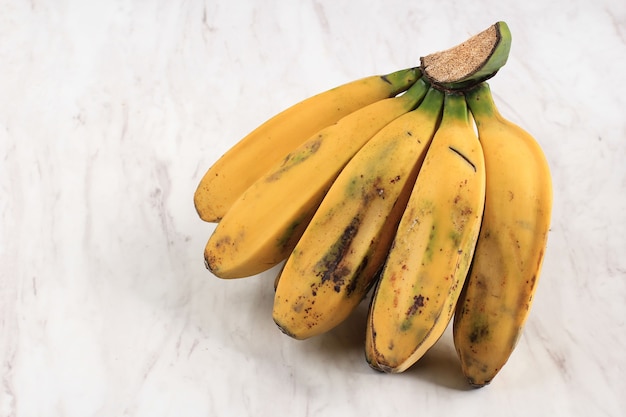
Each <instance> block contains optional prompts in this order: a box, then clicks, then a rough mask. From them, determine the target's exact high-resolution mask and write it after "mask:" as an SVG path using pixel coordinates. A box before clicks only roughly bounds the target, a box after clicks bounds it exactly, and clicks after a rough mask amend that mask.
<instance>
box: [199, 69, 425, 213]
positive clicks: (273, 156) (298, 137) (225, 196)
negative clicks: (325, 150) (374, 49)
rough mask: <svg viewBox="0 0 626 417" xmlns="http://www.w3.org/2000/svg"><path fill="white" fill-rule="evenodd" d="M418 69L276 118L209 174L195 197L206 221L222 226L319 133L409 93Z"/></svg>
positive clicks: (352, 87)
mask: <svg viewBox="0 0 626 417" xmlns="http://www.w3.org/2000/svg"><path fill="white" fill-rule="evenodd" d="M420 75H421V72H420V71H419V69H417V68H410V69H404V70H401V71H396V72H394V73H391V74H387V75H382V76H378V75H376V76H370V77H366V78H362V79H359V80H356V81H352V82H350V83H347V84H344V85H341V86H338V87H335V88H333V89H331V90H328V91H326V92H323V93H320V94H318V95H315V96H313V97H310V98H308V99H306V100H304V101H302V102H300V103H298V104H295V105H294V106H292V107H290V108H288V109H286V110H284V111H283V112H281V113H279V114H277V115H276V116H274V117H272V118H271V119H269V120H268V121H266V122H265V123H263V124H262V125H261V126H259V127H258V128H256V129H255V130H253V131H252V132H251V133H250V134H248V135H247V136H246V137H244V138H243V139H242V140H241V141H240V142H238V143H237V144H236V145H235V146H233V147H232V148H231V149H230V150H228V151H227V152H226V153H225V154H224V155H223V156H222V157H221V158H220V159H218V160H217V161H216V162H215V164H214V165H212V166H211V167H210V168H209V170H208V171H207V172H206V173H205V175H204V176H203V178H202V179H201V181H200V183H199V185H198V187H197V189H196V192H195V194H194V205H195V208H196V211H197V213H198V215H199V216H200V218H201V219H202V220H205V221H208V222H218V221H220V219H221V218H222V217H223V216H224V215H225V214H226V212H227V211H228V209H229V208H230V206H231V205H232V204H233V202H234V201H235V200H236V199H237V198H238V197H239V196H240V195H241V193H243V191H244V190H245V189H247V188H248V187H249V186H250V185H251V184H252V183H253V182H254V181H256V180H257V179H258V178H259V177H260V176H262V175H263V174H265V172H266V171H268V170H269V169H270V168H271V167H273V166H274V165H275V164H276V163H278V162H279V161H280V160H281V159H283V158H284V157H285V155H287V154H288V153H289V152H291V151H292V150H293V149H295V148H296V147H297V146H299V145H300V144H301V143H302V142H304V141H306V140H307V139H308V138H309V137H311V136H312V135H313V134H315V133H316V132H318V131H319V130H321V129H323V128H325V127H327V126H330V125H332V124H334V123H336V122H337V121H338V120H340V119H341V118H342V117H344V116H346V115H348V114H350V113H352V112H354V111H355V110H358V109H360V108H363V107H365V106H366V105H368V104H372V103H374V102H376V101H379V100H382V99H385V98H389V97H394V96H396V95H397V94H398V93H400V92H403V91H405V90H407V89H408V88H409V87H410V86H411V85H412V84H413V83H414V82H415V81H416V80H417V79H418V78H419V76H420Z"/></svg>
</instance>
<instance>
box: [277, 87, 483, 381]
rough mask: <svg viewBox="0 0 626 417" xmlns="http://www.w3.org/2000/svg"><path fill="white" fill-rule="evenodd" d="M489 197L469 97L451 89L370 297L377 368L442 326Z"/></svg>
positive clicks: (417, 348) (399, 361)
mask: <svg viewBox="0 0 626 417" xmlns="http://www.w3.org/2000/svg"><path fill="white" fill-rule="evenodd" d="M484 202H485V166H484V159H483V152H482V148H481V146H480V143H479V142H478V138H477V137H476V133H475V132H474V128H473V125H472V124H470V118H469V114H468V111H467V106H466V103H465V98H464V96H463V95H462V94H460V93H454V92H449V93H446V95H445V101H444V110H443V118H442V120H441V124H440V126H439V128H438V129H437V132H436V133H435V136H434V138H433V140H432V143H431V145H430V148H429V149H428V153H427V154H426V157H425V160H424V163H423V166H422V168H421V170H420V171H419V174H418V176H417V180H416V182H415V184H414V187H413V191H412V193H411V196H410V198H409V201H408V204H407V206H406V209H405V211H404V213H403V215H402V219H401V220H400V223H399V225H398V228H397V232H396V235H395V237H394V240H393V245H392V247H391V249H390V251H389V254H388V257H387V259H386V261H385V264H384V267H383V269H382V272H381V275H380V278H379V280H378V283H377V285H376V287H375V291H374V294H373V296H372V300H371V304H370V310H369V314H368V319H367V326H366V343H365V345H366V346H365V353H366V359H367V361H368V363H369V364H370V365H371V366H372V367H373V368H375V369H378V370H381V371H385V372H391V373H397V372H403V371H404V370H406V369H407V368H408V367H410V366H411V365H413V364H414V363H415V362H416V361H417V360H419V359H420V358H421V357H422V356H423V355H424V354H425V353H426V351H427V350H428V349H429V348H430V347H431V346H432V345H433V344H434V343H435V342H436V341H437V340H438V339H439V338H440V337H441V335H442V334H443V333H444V331H445V329H446V327H447V326H448V324H449V322H450V320H451V319H452V316H453V313H454V307H455V305H456V302H457V299H458V297H459V294H460V292H461V288H462V287H463V283H464V281H465V279H466V277H467V273H468V270H469V267H470V263H471V260H472V256H473V254H474V248H475V245H476V240H477V238H478V232H479V229H480V223H481V218H482V214H483V209H484ZM279 287H280V283H279Z"/></svg>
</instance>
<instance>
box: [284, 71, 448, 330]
mask: <svg viewBox="0 0 626 417" xmlns="http://www.w3.org/2000/svg"><path fill="white" fill-rule="evenodd" d="M417 85H422V86H424V88H426V86H427V85H428V84H427V83H426V82H425V81H423V80H419V81H418V82H417V83H416V86H417ZM412 88H415V87H412ZM442 103H443V93H441V92H440V91H438V90H435V89H432V88H431V89H430V90H429V91H428V93H427V95H426V97H425V98H424V100H423V101H422V103H421V104H420V105H419V107H418V108H417V109H416V110H413V111H411V112H409V113H407V114H405V115H403V116H401V117H399V118H398V119H396V120H394V121H393V122H392V123H390V124H389V125H387V126H386V127H385V128H384V129H382V130H381V131H380V132H379V133H378V134H377V135H376V136H374V137H373V138H372V139H371V140H370V141H369V142H368V143H367V144H366V145H365V146H363V148H361V150H360V151H359V152H358V153H357V154H356V155H355V156H354V157H353V158H352V160H351V161H350V162H349V163H348V164H347V165H346V166H345V168H344V169H343V170H342V171H341V173H340V174H339V176H338V177H337V179H336V181H335V182H334V183H333V185H332V186H331V188H330V189H329V190H328V193H327V194H326V196H325V197H324V199H323V200H322V203H321V205H320V206H319V208H318V210H317V211H316V213H315V215H314V217H313V219H312V220H311V223H310V224H309V226H308V227H307V228H306V230H305V232H304V234H303V235H302V237H301V239H300V240H299V242H298V243H297V245H296V247H295V248H294V250H293V252H292V253H291V255H290V256H289V258H288V259H287V261H286V263H285V265H284V267H283V270H282V272H281V273H280V276H279V278H278V280H277V287H276V294H275V299H274V308H273V318H274V321H275V322H276V324H277V325H278V327H279V328H280V329H281V330H282V331H283V332H284V333H286V334H288V335H289V336H291V337H293V338H296V339H305V338H309V337H312V336H315V335H318V334H321V333H324V332H326V331H328V330H330V329H332V328H333V327H335V326H336V325H338V324H339V323H341V322H342V321H343V320H344V319H345V318H347V317H348V315H349V314H350V313H351V312H352V311H353V310H354V309H355V308H356V306H357V305H358V304H359V303H360V302H361V300H362V299H363V298H364V296H365V295H366V293H367V291H368V290H369V289H370V288H371V284H372V283H373V281H374V278H375V276H376V273H377V271H378V270H379V269H380V266H381V265H382V262H383V261H384V259H385V256H386V254H387V251H388V249H389V245H390V243H391V240H392V239H393V235H394V231H395V228H396V225H397V223H398V221H399V219H400V217H401V215H402V212H403V210H404V206H405V204H406V201H407V199H408V196H409V194H410V190H411V188H412V186H413V183H414V181H415V178H416V176H417V172H418V170H419V167H420V166H421V162H422V160H423V158H424V155H425V154H426V149H427V148H428V145H429V143H430V141H431V139H432V136H433V134H434V132H435V129H436V126H437V124H438V122H439V117H440V114H441V108H442Z"/></svg>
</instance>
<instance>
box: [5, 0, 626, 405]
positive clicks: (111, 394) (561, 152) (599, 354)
mask: <svg viewBox="0 0 626 417" xmlns="http://www.w3.org/2000/svg"><path fill="white" fill-rule="evenodd" d="M0 3H1V7H0V10H2V13H0V216H1V220H0V416H1V417H9V416H19V417H31V416H32V417H35V416H42V417H52V416H55V417H57V416H58V417H61V416H68V417H70V416H77V417H78V416H80V417H85V416H102V417H112V416H151V417H158V416H255V417H264V416H356V415H358V416H370V415H371V416H409V415H429V416H431V415H445V416H461V415H463V416H481V417H486V416H503V415H506V416H509V417H514V416H543V415H551V416H559V417H560V416H563V417H566V416H567V417H570V416H590V415H593V416H598V417H600V416H624V415H626V400H625V399H624V398H625V397H624V396H623V395H624V393H625V392H626V382H625V380H626V379H625V377H626V355H625V354H624V351H625V350H626V259H625V257H624V255H626V197H625V195H624V194H625V193H626V121H625V119H624V114H625V113H624V112H625V109H626V98H625V97H626V89H625V87H624V74H625V73H626V5H625V3H624V2H623V0H594V1H583V0H573V1H572V0H558V1H554V2H545V3H544V1H543V0H540V1H538V0H527V1H521V2H502V1H499V0H484V1H473V2H461V1H445V0H444V1H441V0H437V1H435V0H424V1H419V2H406V1H400V0H385V1H375V0H368V1H363V2H361V3H360V5H357V3H356V2H347V1H340V0H332V1H326V0H318V1H307V2H304V1H303V2H295V1H290V2H287V1H282V2H281V1H271V0H268V1H265V2H261V1H258V2H256V1H252V0H248V1H243V0H231V1H225V0H218V1H208V0H207V1H204V2H202V1H200V0H190V1H182V0H177V1H176V0H167V1H166V0H161V1H122V0H113V1H100V2H97V1H83V0H58V1H41V0H31V1H2V2H0ZM497 20H505V21H506V22H507V23H508V24H509V26H510V28H511V30H512V32H513V48H512V51H511V57H510V60H509V62H508V64H507V65H506V67H505V68H504V69H503V70H502V71H501V72H500V73H499V74H498V75H497V76H496V78H495V79H494V80H493V81H492V83H491V85H492V89H493V90H494V92H495V94H496V100H497V102H498V103H499V105H500V107H501V109H502V111H503V112H504V113H505V115H506V116H508V117H509V118H510V119H512V120H514V121H515V122H517V123H519V124H521V125H522V126H524V127H525V128H526V129H527V130H529V131H530V132H532V133H533V134H534V135H535V136H536V137H537V138H538V139H539V141H540V142H541V144H542V145H543V146H544V149H545V151H546V154H547V156H548V158H549V161H550V164H551V166H552V169H553V175H554V184H555V191H556V195H555V207H554V222H553V226H552V231H551V234H550V242H549V247H548V252H547V258H546V261H545V266H544V270H543V275H542V280H541V283H540V287H539V291H538V294H537V297H536V301H535V304H534V307H533V311H532V314H531V317H530V319H529V322H528V326H527V328H526V332H525V334H524V336H523V338H522V340H521V342H520V344H519V346H518V348H517V350H516V351H515V353H514V355H513V357H512V358H511V360H510V362H509V363H508V364H507V366H506V367H505V369H504V370H503V371H502V372H501V374H500V375H499V376H498V377H497V378H496V380H495V381H494V382H493V383H492V384H491V385H490V386H488V387H486V388H483V389H481V390H468V389H467V387H466V385H465V382H464V380H463V378H462V377H461V374H460V371H459V368H458V363H457V360H456V357H455V354H454V351H453V347H452V342H451V339H450V334H449V332H448V333H447V334H446V335H445V336H444V338H443V339H441V340H440V342H439V343H438V344H437V345H436V347H435V348H434V349H433V350H432V351H431V352H429V353H428V354H427V356H426V357H425V358H424V359H423V360H422V361H421V362H420V363H419V365H417V366H415V367H414V368H412V369H411V370H409V371H407V372H406V373H405V374H403V375H383V374H378V373H376V372H374V371H372V370H370V369H369V367H368V366H367V365H366V363H365V361H364V359H363V353H362V337H363V330H362V329H363V320H364V314H365V309H364V308H361V309H360V310H359V311H357V313H356V314H355V315H354V317H352V318H351V319H350V320H349V321H348V322H347V323H345V324H344V325H342V326H340V327H339V328H338V329H336V330H335V331H333V332H331V333H330V334H327V335H325V336H321V337H319V338H316V339H314V340H309V341H304V342H297V341H294V340H291V339H289V338H288V337H286V336H284V335H282V334H281V333H280V331H279V330H278V329H277V328H276V326H275V325H274V324H273V322H272V320H271V304H272V295H273V288H272V284H273V279H274V272H275V271H270V272H268V273H265V274H262V275H261V276H258V277H253V278H249V279H245V280H236V281H223V280H219V279H217V278H215V277H213V276H211V275H210V274H209V273H208V272H207V271H206V270H205V268H204V264H203V258H202V251H203V248H204V244H205V241H206V239H207V238H208V236H209V233H210V232H211V230H212V226H211V225H209V224H206V223H203V222H201V221H200V220H199V219H198V217H197V216H196V214H195V211H194V208H193V204H192V195H193V192H194V190H195V187H196V185H197V182H198V181H199V179H200V177H201V176H202V174H203V173H204V171H205V170H206V169H207V168H208V166H209V165H210V164H211V163H212V162H213V161H214V160H215V159H216V158H217V157H218V156H220V155H221V154H222V153H223V152H224V151H225V150H226V149H227V148H229V147H230V146H232V145H233V144H234V143H235V142H236V141H237V140H238V139H239V138H241V137H242V136H243V135H244V134H246V133H247V132H248V131H250V130H251V129H252V128H254V127H255V126H256V125H258V124H259V123H261V122H262V121H264V120H265V119H266V118H268V117H269V116H271V115H272V114H274V113H276V112H277V111H279V110H282V109H283V108H285V107H286V106H288V105H290V104H293V103H295V102H296V101H299V100H300V99H302V98H304V97H307V96H309V95H311V94H313V93H317V92H320V91H322V90H324V89H326V88H329V87H332V86H334V85H338V84H340V83H343V82H346V81H349V80H352V79H355V78H358V77H362V76H366V75H371V74H376V73H383V72H389V71H393V70H396V69H400V68H403V67H408V66H412V65H416V64H417V63H418V58H419V57H420V56H421V55H424V54H427V53H430V52H434V51H437V50H441V49H444V48H447V47H450V46H453V45H455V44H457V43H458V42H460V41H462V40H464V39H465V38H467V37H468V36H470V35H472V34H474V33H476V32H478V31H480V30H482V29H484V28H486V27H487V26H489V25H490V24H492V23H494V22H495V21H497Z"/></svg>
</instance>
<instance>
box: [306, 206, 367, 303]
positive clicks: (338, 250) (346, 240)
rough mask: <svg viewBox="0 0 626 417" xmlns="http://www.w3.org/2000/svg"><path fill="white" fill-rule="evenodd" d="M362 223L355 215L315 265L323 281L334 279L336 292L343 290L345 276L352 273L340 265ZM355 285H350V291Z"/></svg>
mask: <svg viewBox="0 0 626 417" xmlns="http://www.w3.org/2000/svg"><path fill="white" fill-rule="evenodd" d="M360 224H361V220H360V219H359V218H358V217H354V218H353V219H352V221H351V222H350V224H348V226H347V227H346V228H345V229H344V231H343V233H342V234H341V236H340V237H339V239H338V240H337V241H336V242H335V243H334V244H333V245H332V246H331V248H330V250H329V251H328V252H326V255H324V257H323V258H322V259H321V260H320V261H319V262H318V263H317V265H316V266H315V269H316V270H317V271H318V272H317V276H319V277H320V278H321V280H322V283H324V282H327V281H329V280H332V282H333V284H334V287H333V289H334V290H335V292H340V291H341V287H342V286H343V284H344V277H345V276H346V275H348V274H349V273H350V271H349V269H348V268H347V267H345V266H344V267H339V265H340V264H341V260H342V259H343V258H344V255H345V254H346V252H347V250H348V248H349V247H350V243H352V240H353V239H354V236H356V234H357V232H358V230H359V226H360ZM361 264H363V263H361ZM362 268H363V267H361V266H360V269H362ZM354 286H355V284H354V283H353V284H352V285H351V286H350V288H351V290H350V292H352V290H354ZM350 288H349V289H350Z"/></svg>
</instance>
